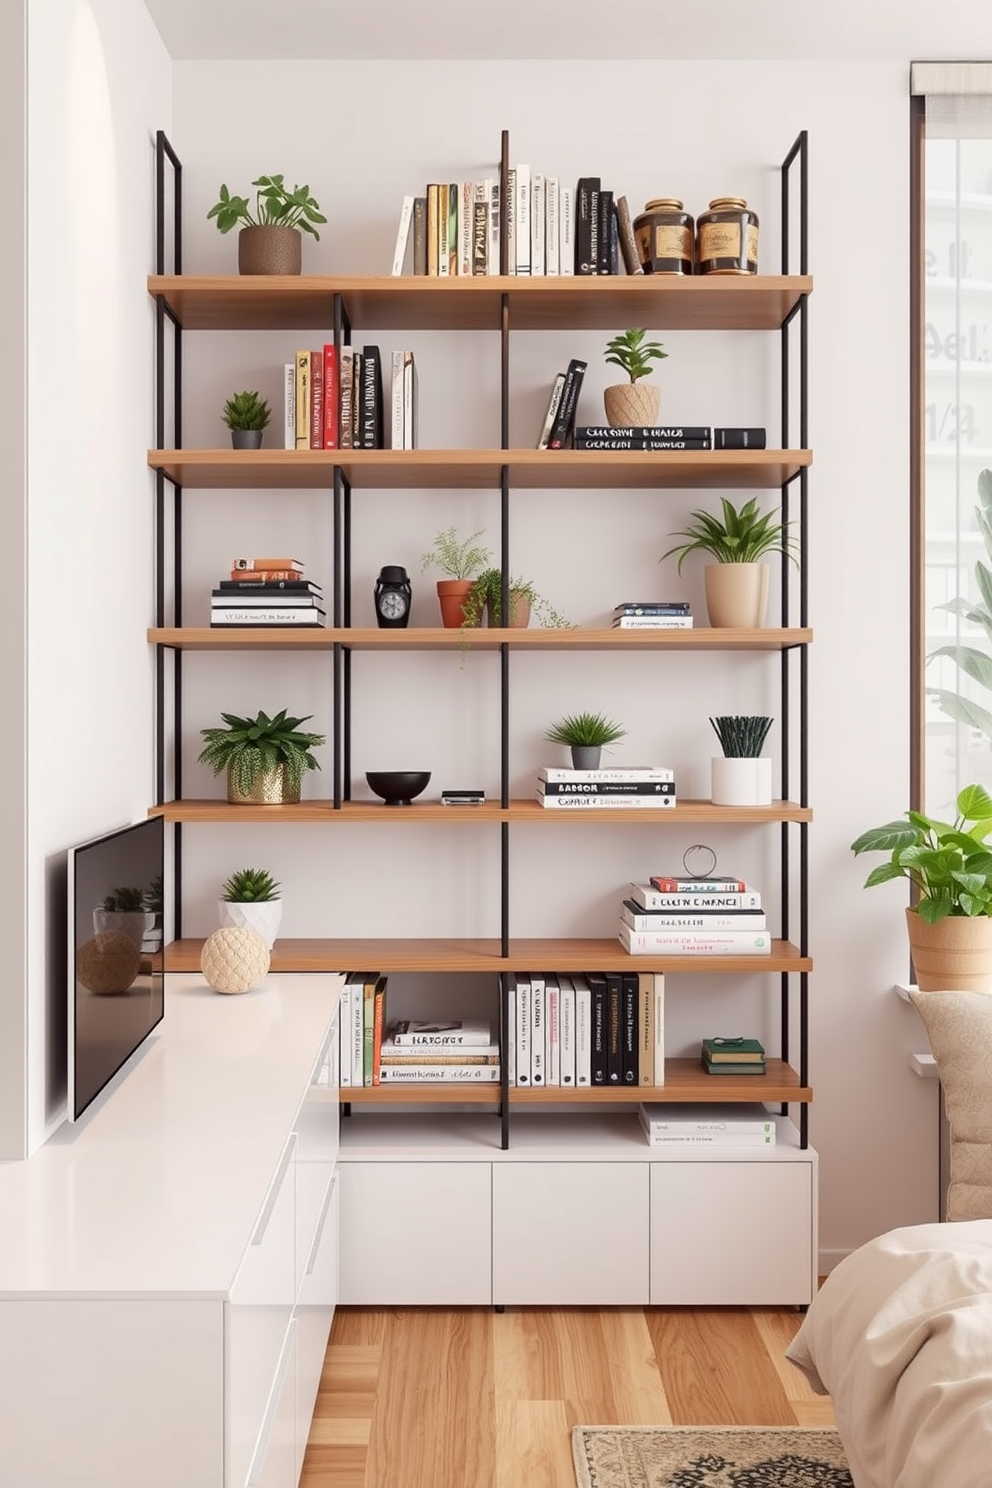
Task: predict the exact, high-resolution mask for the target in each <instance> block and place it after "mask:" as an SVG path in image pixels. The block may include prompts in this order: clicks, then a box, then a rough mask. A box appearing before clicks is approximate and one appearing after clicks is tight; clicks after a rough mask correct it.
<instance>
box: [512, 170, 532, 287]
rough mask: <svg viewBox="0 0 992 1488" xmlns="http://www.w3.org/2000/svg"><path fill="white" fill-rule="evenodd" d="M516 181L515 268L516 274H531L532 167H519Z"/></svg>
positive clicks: (516, 171) (516, 172)
mask: <svg viewBox="0 0 992 1488" xmlns="http://www.w3.org/2000/svg"><path fill="white" fill-rule="evenodd" d="M514 170H515V175H514V180H515V182H516V186H515V193H516V211H515V215H516V224H517V231H516V244H517V258H516V265H515V267H514V273H516V274H529V273H530V184H531V183H530V166H529V165H517V166H516V167H515V168H514Z"/></svg>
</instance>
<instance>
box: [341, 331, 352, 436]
mask: <svg viewBox="0 0 992 1488" xmlns="http://www.w3.org/2000/svg"><path fill="white" fill-rule="evenodd" d="M354 373H355V352H354V349H353V348H352V347H351V346H342V348H341V368H340V379H341V392H340V404H339V416H338V440H339V443H340V447H341V449H352V448H353V446H354V437H355V436H354V420H355V413H354V408H355V384H354Z"/></svg>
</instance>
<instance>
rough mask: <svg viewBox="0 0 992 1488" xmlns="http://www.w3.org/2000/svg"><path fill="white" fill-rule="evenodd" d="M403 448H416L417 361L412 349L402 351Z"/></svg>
mask: <svg viewBox="0 0 992 1488" xmlns="http://www.w3.org/2000/svg"><path fill="white" fill-rule="evenodd" d="M403 448H404V449H411V450H412V449H416V448H417V363H416V361H415V360H414V356H413V352H412V351H405V352H404V353H403Z"/></svg>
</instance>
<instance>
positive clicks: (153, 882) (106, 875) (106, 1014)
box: [67, 817, 165, 1121]
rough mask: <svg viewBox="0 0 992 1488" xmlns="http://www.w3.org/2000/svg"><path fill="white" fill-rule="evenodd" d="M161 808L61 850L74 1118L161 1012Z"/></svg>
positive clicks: (70, 1089)
mask: <svg viewBox="0 0 992 1488" xmlns="http://www.w3.org/2000/svg"><path fill="white" fill-rule="evenodd" d="M164 854H165V827H164V823H163V821H162V818H161V817H150V818H149V819H148V821H143V822H139V823H137V825H135V826H133V827H122V828H120V829H119V830H118V831H115V832H108V833H106V834H105V835H104V836H102V837H94V838H93V839H92V840H91V841H89V842H83V843H80V844H79V846H78V847H72V848H70V849H69V853H68V896H67V900H68V909H69V1069H68V1112H69V1120H70V1121H78V1120H79V1118H80V1116H82V1114H83V1112H84V1111H85V1110H86V1108H87V1107H88V1106H89V1105H91V1103H92V1102H93V1101H94V1100H95V1099H96V1097H97V1096H98V1095H99V1094H100V1092H101V1090H103V1089H104V1087H105V1086H106V1085H107V1084H108V1082H109V1081H110V1080H112V1079H113V1077H114V1075H116V1074H117V1072H118V1070H120V1069H122V1068H123V1066H124V1065H125V1064H126V1063H127V1062H128V1060H129V1059H131V1058H132V1056H133V1055H134V1054H135V1053H136V1052H137V1050H138V1049H139V1048H140V1047H141V1045H142V1044H143V1043H144V1041H145V1039H147V1038H148V1036H149V1034H150V1033H151V1032H152V1030H153V1029H154V1028H156V1027H157V1025H158V1024H159V1023H160V1022H161V1021H162V1018H163V1016H164V1013H165V976H164V966H163V959H164V958H163V916H162V885H163V879H164V875H165V862H164Z"/></svg>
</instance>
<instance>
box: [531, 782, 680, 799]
mask: <svg viewBox="0 0 992 1488" xmlns="http://www.w3.org/2000/svg"><path fill="white" fill-rule="evenodd" d="M538 795H541V796H674V795H675V781H674V780H598V781H597V780H587V781H582V780H541V781H539V782H538Z"/></svg>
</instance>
